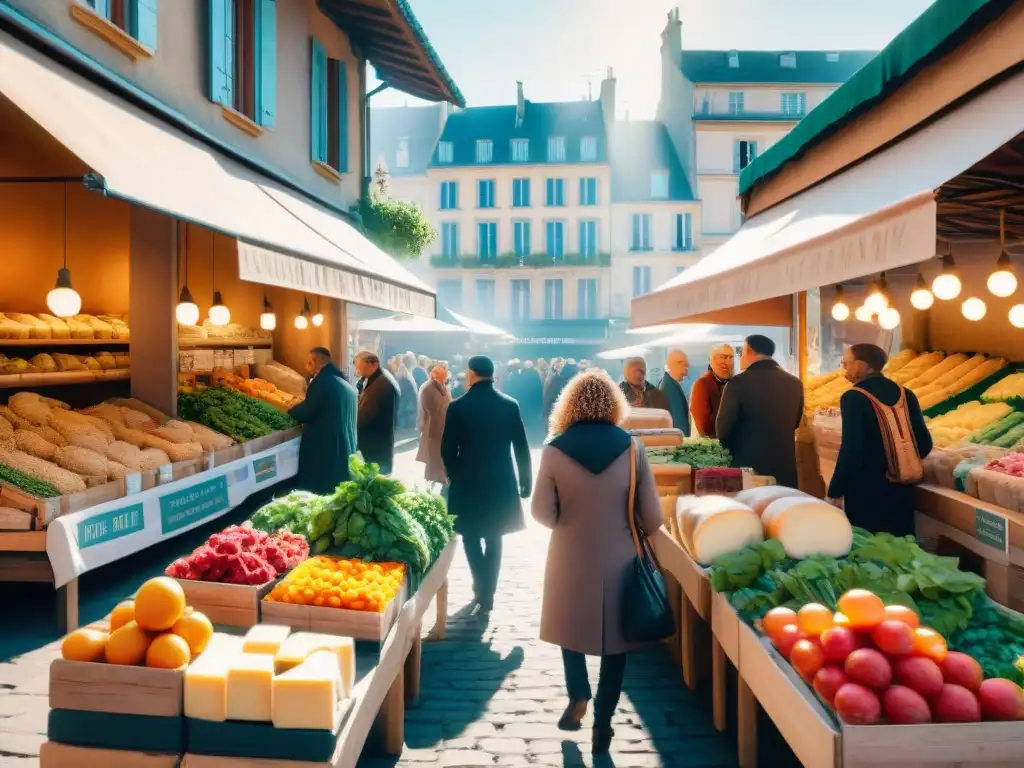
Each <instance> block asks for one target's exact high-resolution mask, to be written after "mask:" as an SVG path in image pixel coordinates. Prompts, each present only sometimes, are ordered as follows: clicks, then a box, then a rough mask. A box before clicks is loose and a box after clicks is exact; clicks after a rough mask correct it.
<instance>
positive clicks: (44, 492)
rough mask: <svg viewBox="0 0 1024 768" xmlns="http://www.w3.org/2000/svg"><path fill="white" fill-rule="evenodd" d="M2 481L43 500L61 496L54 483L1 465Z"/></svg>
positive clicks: (0, 474)
mask: <svg viewBox="0 0 1024 768" xmlns="http://www.w3.org/2000/svg"><path fill="white" fill-rule="evenodd" d="M0 480H3V481H4V482H5V483H10V484H11V485H13V486H14V487H15V488H20V489H21V490H23V491H24V492H25V493H28V494H31V495H32V496H37V497H38V498H41V499H49V498H53V497H54V496H60V491H58V490H57V489H56V488H55V487H54V486H53V484H52V483H48V482H46V481H45V480H39V479H37V478H35V477H32V476H31V475H26V474H25V473H24V472H21V471H20V470H17V469H15V468H14V467H9V466H7V465H6V464H0Z"/></svg>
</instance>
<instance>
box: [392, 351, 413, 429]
mask: <svg viewBox="0 0 1024 768" xmlns="http://www.w3.org/2000/svg"><path fill="white" fill-rule="evenodd" d="M395 380H396V381H397V382H398V428H399V429H416V420H417V416H418V413H419V387H418V386H416V380H415V379H414V378H413V377H412V373H411V372H410V370H409V368H408V366H406V364H405V363H399V364H398V373H397V374H396V375H395Z"/></svg>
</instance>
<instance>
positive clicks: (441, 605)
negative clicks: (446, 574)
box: [430, 579, 448, 640]
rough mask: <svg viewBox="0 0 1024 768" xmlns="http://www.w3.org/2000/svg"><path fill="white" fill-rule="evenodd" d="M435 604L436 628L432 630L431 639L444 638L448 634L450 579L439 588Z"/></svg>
mask: <svg viewBox="0 0 1024 768" xmlns="http://www.w3.org/2000/svg"><path fill="white" fill-rule="evenodd" d="M434 604H435V606H436V610H437V618H436V619H435V620H434V628H433V629H432V630H430V639H431V640H444V639H445V637H446V636H447V634H448V579H445V580H444V583H443V584H442V585H441V588H440V589H439V590H437V595H436V596H435V597H434Z"/></svg>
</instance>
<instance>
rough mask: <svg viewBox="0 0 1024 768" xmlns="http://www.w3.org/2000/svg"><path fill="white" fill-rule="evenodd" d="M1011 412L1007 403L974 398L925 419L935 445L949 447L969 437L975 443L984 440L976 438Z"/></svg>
mask: <svg viewBox="0 0 1024 768" xmlns="http://www.w3.org/2000/svg"><path fill="white" fill-rule="evenodd" d="M1011 413H1013V409H1011V408H1010V406H1009V405H1007V404H1006V403H981V402H979V401H977V400H972V401H970V402H967V403H964V404H963V405H961V406H959V407H958V408H956V409H954V410H952V411H949V412H948V413H944V414H942V415H941V416H935V417H934V418H931V419H925V423H926V424H927V425H928V431H929V432H931V434H932V441H933V442H934V444H935V447H936V448H948V447H950V446H954V445H957V444H959V443H961V442H963V441H964V440H967V439H970V440H971V442H975V443H981V442H984V441H983V440H981V439H975V438H977V437H979V436H980V435H981V434H982V433H983V432H985V431H986V428H987V427H989V425H992V424H995V423H998V422H999V421H1000V420H1002V419H1003V418H1004V417H1005V416H1008V415H1010V414H1011Z"/></svg>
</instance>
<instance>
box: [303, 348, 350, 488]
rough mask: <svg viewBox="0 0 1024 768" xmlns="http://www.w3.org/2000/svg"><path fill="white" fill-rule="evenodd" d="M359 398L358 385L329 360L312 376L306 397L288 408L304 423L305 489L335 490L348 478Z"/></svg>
mask: <svg viewBox="0 0 1024 768" xmlns="http://www.w3.org/2000/svg"><path fill="white" fill-rule="evenodd" d="M356 401H357V395H356V390H355V388H354V387H353V386H352V385H351V384H349V383H348V382H347V381H345V379H344V377H343V376H342V375H341V371H339V370H338V369H337V367H336V366H335V365H334V364H333V363H328V364H327V365H325V366H324V367H323V368H321V369H320V372H319V373H317V375H316V376H314V377H313V381H311V382H310V384H309V388H308V389H307V390H306V399H305V400H303V401H302V402H301V403H299V404H298V405H295V406H293V407H292V409H291V410H290V411H288V413H289V414H290V415H291V417H292V418H293V419H295V420H296V421H297V422H299V423H300V424H302V425H303V430H302V441H301V442H300V443H299V476H298V480H297V486H298V487H299V488H301V489H302V490H304V491H309V492H310V493H317V494H327V493H332V492H333V491H334V489H335V488H337V487H338V484H339V483H343V482H345V481H346V480H348V479H349V475H348V457H349V456H351V455H352V454H353V453H355V451H356V410H357V408H358V405H357V402H356Z"/></svg>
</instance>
